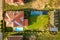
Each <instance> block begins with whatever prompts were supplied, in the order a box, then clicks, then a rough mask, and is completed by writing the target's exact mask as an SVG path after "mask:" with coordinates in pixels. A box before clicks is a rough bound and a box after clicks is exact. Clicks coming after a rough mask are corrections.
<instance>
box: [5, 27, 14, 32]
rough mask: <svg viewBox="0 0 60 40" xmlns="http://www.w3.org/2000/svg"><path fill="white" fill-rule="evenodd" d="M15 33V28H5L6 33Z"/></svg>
mask: <svg viewBox="0 0 60 40" xmlns="http://www.w3.org/2000/svg"><path fill="white" fill-rule="evenodd" d="M12 31H13V28H12V27H6V28H5V32H12Z"/></svg>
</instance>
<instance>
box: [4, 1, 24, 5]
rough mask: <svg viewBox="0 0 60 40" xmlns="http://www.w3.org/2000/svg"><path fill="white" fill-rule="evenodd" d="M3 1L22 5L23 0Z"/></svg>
mask: <svg viewBox="0 0 60 40" xmlns="http://www.w3.org/2000/svg"><path fill="white" fill-rule="evenodd" d="M5 3H7V4H9V5H17V4H19V5H24V0H5Z"/></svg>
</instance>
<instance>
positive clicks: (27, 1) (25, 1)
mask: <svg viewBox="0 0 60 40" xmlns="http://www.w3.org/2000/svg"><path fill="white" fill-rule="evenodd" d="M32 1H35V0H24V3H29V2H32Z"/></svg>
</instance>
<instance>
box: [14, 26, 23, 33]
mask: <svg viewBox="0 0 60 40" xmlns="http://www.w3.org/2000/svg"><path fill="white" fill-rule="evenodd" d="M13 30H14V31H17V32H20V31H23V27H14V28H13Z"/></svg>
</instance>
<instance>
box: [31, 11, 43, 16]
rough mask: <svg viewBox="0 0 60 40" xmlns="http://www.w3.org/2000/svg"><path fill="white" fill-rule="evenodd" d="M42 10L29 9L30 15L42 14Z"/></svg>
mask: <svg viewBox="0 0 60 40" xmlns="http://www.w3.org/2000/svg"><path fill="white" fill-rule="evenodd" d="M42 14H43V12H42V11H31V15H42Z"/></svg>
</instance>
